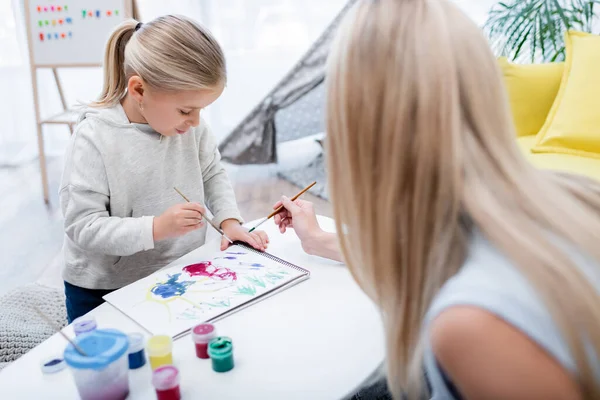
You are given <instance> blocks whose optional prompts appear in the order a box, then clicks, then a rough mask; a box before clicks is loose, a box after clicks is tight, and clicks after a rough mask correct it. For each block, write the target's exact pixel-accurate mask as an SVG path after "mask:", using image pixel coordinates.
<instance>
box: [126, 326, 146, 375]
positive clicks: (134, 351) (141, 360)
mask: <svg viewBox="0 0 600 400" xmlns="http://www.w3.org/2000/svg"><path fill="white" fill-rule="evenodd" d="M128 338H129V357H128V358H129V369H138V368H141V367H143V366H144V365H146V352H145V351H144V335H142V334H141V333H132V334H130V335H129V336H128Z"/></svg>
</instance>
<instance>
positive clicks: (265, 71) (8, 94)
mask: <svg viewBox="0 0 600 400" xmlns="http://www.w3.org/2000/svg"><path fill="white" fill-rule="evenodd" d="M454 1H455V2H456V3H457V4H459V6H460V7H462V8H463V9H464V10H465V11H467V12H468V13H469V14H470V15H471V17H472V18H473V19H474V20H475V21H476V22H477V23H479V24H482V23H483V22H484V21H485V18H486V16H487V11H488V10H489V8H490V6H491V5H492V4H494V3H496V1H495V0H454ZM345 2H346V1H345V0H327V1H322V0H172V1H169V2H165V1H161V0H137V4H138V7H139V10H140V14H141V19H142V20H143V21H149V20H151V19H153V18H155V17H157V16H159V15H163V14H167V13H175V14H185V15H188V16H190V17H192V18H195V19H197V20H198V21H200V22H201V23H203V24H204V25H206V26H208V27H209V28H210V29H211V31H212V32H213V33H214V34H215V36H216V37H217V39H218V40H219V41H220V43H221V45H222V46H223V48H224V51H225V55H226V57H227V64H228V72H229V77H228V85H227V88H226V89H225V92H224V94H223V96H222V97H221V98H220V99H219V100H218V101H217V102H216V103H215V104H214V105H213V106H211V107H210V108H209V109H208V110H207V111H206V114H205V117H206V118H207V119H208V120H209V123H210V124H211V126H212V128H213V131H214V132H215V134H216V135H217V137H218V138H219V139H220V138H223V137H224V136H225V135H226V134H227V133H228V132H229V131H230V130H231V129H232V128H233V127H235V126H236V125H237V123H238V122H239V121H240V120H241V119H242V118H243V117H244V116H245V114H246V113H247V112H248V111H249V110H250V109H251V108H252V106H253V105H254V104H255V103H257V102H258V101H259V100H260V99H261V98H262V97H263V96H264V95H265V94H266V93H267V92H268V91H269V90H270V89H271V88H272V86H273V85H274V84H275V83H277V81H278V80H279V79H281V77H282V76H283V75H284V74H285V73H286V72H287V71H288V70H289V68H290V67H291V66H293V65H294V63H295V62H297V60H298V59H299V58H300V57H301V56H302V55H303V53H304V52H305V51H306V50H308V48H309V47H310V45H311V44H312V43H313V42H314V40H315V39H316V38H317V37H318V36H319V34H320V33H321V32H322V31H323V29H324V28H325V27H326V26H327V25H328V24H329V23H330V22H331V20H332V19H333V17H334V16H335V15H336V14H337V12H338V11H339V10H340V9H341V8H342V7H343V5H344V4H345ZM23 4H24V0H0V166H6V165H19V164H22V163H24V162H27V161H31V160H32V159H34V158H35V157H36V156H37V154H38V153H37V138H36V129H35V117H34V115H35V114H34V108H33V95H32V88H31V77H30V70H29V60H28V50H27V43H26V39H25V37H26V36H25V28H24V22H23V8H24V7H23ZM59 76H60V78H61V81H62V83H63V89H64V93H65V96H66V100H67V102H68V103H69V105H73V104H75V103H77V102H80V101H83V102H85V101H89V100H91V99H93V98H94V97H96V96H97V94H98V93H99V91H100V88H101V82H102V71H101V69H100V68H85V69H62V70H59ZM38 82H39V96H40V106H41V114H42V117H47V116H50V115H53V114H56V113H58V112H60V110H61V106H60V99H59V95H58V91H57V89H56V85H55V83H54V79H53V76H52V73H51V71H50V70H39V73H38ZM44 138H45V144H46V146H45V147H46V153H47V154H48V155H49V156H55V155H59V156H60V155H62V154H63V151H64V147H65V145H66V143H67V141H68V138H69V131H68V129H67V127H66V126H60V125H58V126H56V125H54V126H53V125H46V126H44Z"/></svg>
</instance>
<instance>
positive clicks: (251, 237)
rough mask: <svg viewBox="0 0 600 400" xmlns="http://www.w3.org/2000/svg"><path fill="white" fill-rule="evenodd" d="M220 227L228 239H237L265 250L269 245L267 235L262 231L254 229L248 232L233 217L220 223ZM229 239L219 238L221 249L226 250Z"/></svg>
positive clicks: (257, 248)
mask: <svg viewBox="0 0 600 400" xmlns="http://www.w3.org/2000/svg"><path fill="white" fill-rule="evenodd" d="M221 229H223V232H225V234H226V235H227V236H228V237H229V239H231V240H233V241H234V242H235V241H236V240H239V241H241V242H245V243H248V244H249V245H250V246H252V247H254V248H255V249H256V250H260V251H265V250H266V249H267V246H268V245H269V237H268V236H267V234H266V233H265V232H264V231H254V232H252V233H248V230H247V229H246V228H244V227H243V226H242V225H240V223H239V221H237V220H235V219H227V220H225V221H223V223H222V224H221ZM230 244H231V243H229V241H228V240H227V239H225V237H223V238H222V239H221V251H223V250H226V249H227V248H228V247H229V245H230Z"/></svg>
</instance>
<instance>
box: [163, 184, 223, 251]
mask: <svg viewBox="0 0 600 400" xmlns="http://www.w3.org/2000/svg"><path fill="white" fill-rule="evenodd" d="M173 189H175V191H176V192H177V193H179V195H180V196H181V197H183V199H184V200H185V201H187V202H188V203H191V202H190V199H188V198H187V197H185V195H184V194H183V193H181V192H180V191H179V189H177V188H176V187H174V188H173ZM200 215H202V217H204V219H205V220H206V221H207V222H208V223H209V224H210V226H212V227H213V228H215V229H216V230H217V232H219V233H220V234H221V235H223V237H224V238H225V239H227V240H228V241H229V243H231V244H233V240H231V239H229V238H228V237H227V235H226V234H225V232H224V231H223V229H221V228H219V227H218V226H217V225H215V223H214V222H212V221H211V220H210V218H208V217H207V216H206V215H204V214H202V213H200Z"/></svg>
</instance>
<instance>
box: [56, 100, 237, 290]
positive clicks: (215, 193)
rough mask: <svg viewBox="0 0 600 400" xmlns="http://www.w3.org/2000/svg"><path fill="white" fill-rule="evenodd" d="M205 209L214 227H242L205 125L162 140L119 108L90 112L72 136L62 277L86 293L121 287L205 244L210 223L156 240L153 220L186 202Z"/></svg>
mask: <svg viewBox="0 0 600 400" xmlns="http://www.w3.org/2000/svg"><path fill="white" fill-rule="evenodd" d="M173 187H177V188H178V189H179V190H181V191H182V192H183V193H184V194H185V195H186V196H187V197H188V198H189V199H190V200H191V201H193V202H198V203H201V204H204V205H206V207H207V208H208V209H209V210H210V211H211V212H212V214H213V215H214V221H215V223H216V224H217V225H220V224H221V222H222V221H223V220H225V219H230V218H231V219H237V220H239V221H240V222H242V218H241V215H240V212H239V210H238V207H237V203H236V199H235V194H234V191H233V188H232V186H231V183H230V182H229V179H228V177H227V173H226V171H225V169H224V167H223V165H222V164H221V156H220V154H219V151H218V149H217V143H216V140H215V138H214V136H213V135H212V133H211V132H210V130H209V128H208V126H207V124H206V123H205V122H204V121H203V120H202V121H201V123H200V125H199V126H197V127H196V128H193V129H191V130H190V132H188V133H186V134H184V135H178V136H174V137H163V136H162V135H160V134H159V133H158V132H156V131H154V130H153V129H152V128H151V127H150V126H149V125H143V124H132V123H130V122H129V120H128V119H127V115H126V114H125V111H124V110H123V107H122V106H121V105H118V106H116V107H112V108H104V109H88V110H86V111H85V112H84V113H83V114H82V117H81V118H80V121H79V123H78V125H77V128H76V129H75V132H74V133H73V136H72V137H71V141H70V144H69V147H68V148H67V151H66V155H65V166H64V171H63V175H62V182H61V185H60V205H61V209H62V213H63V216H64V218H65V222H64V226H65V235H64V244H63V252H64V258H65V267H64V270H63V278H64V279H65V280H66V281H67V282H69V283H71V284H73V285H77V286H81V287H84V288H89V289H116V288H120V287H122V286H125V285H127V284H129V283H132V282H134V281H136V280H138V279H141V278H143V277H145V276H147V275H150V274H151V273H153V272H155V271H156V270H158V269H160V268H162V267H163V266H165V265H166V264H168V263H170V262H171V261H173V260H175V259H177V258H179V257H181V256H183V255H184V254H186V253H188V252H190V251H192V250H194V249H195V248H197V247H199V246H201V245H202V244H204V240H205V236H206V229H207V228H206V225H205V226H204V227H202V228H201V229H198V230H196V231H193V232H191V233H188V234H187V235H185V236H181V237H178V238H172V239H167V240H163V241H160V242H156V243H155V242H154V239H153V232H152V230H153V219H154V217H155V216H159V215H160V214H162V213H163V212H164V211H165V210H167V209H168V208H169V207H171V206H173V205H175V204H177V203H182V202H184V200H183V199H182V198H181V197H180V196H179V195H178V194H177V192H176V191H175V190H174V189H173Z"/></svg>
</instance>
